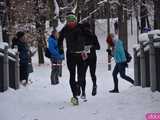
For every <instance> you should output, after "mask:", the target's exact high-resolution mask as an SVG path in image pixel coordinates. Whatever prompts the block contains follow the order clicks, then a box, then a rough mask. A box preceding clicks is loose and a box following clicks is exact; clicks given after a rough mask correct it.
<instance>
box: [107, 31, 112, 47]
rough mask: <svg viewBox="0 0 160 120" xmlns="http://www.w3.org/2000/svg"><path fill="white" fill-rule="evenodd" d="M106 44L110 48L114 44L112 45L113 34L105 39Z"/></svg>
mask: <svg viewBox="0 0 160 120" xmlns="http://www.w3.org/2000/svg"><path fill="white" fill-rule="evenodd" d="M106 42H107V43H108V44H109V45H110V46H113V45H114V43H113V34H109V35H108V37H107V39H106Z"/></svg>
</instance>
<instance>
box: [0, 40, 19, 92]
mask: <svg viewBox="0 0 160 120" xmlns="http://www.w3.org/2000/svg"><path fill="white" fill-rule="evenodd" d="M0 44H1V45H2V46H3V47H0V68H1V70H0V92H3V91H6V90H7V89H8V88H9V87H11V88H13V89H18V88H19V54H18V50H16V51H13V50H9V49H8V45H7V44H2V43H0Z"/></svg>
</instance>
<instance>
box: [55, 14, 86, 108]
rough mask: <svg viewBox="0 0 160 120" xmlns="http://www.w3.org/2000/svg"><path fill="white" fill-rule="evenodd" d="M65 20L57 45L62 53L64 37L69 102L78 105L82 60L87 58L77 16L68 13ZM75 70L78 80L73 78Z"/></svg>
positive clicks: (82, 83)
mask: <svg viewBox="0 0 160 120" xmlns="http://www.w3.org/2000/svg"><path fill="white" fill-rule="evenodd" d="M66 20H67V24H66V25H65V26H64V28H63V29H62V30H61V31H60V36H59V40H58V46H59V48H60V50H61V53H63V40H64V38H65V39H66V47H67V51H66V58H67V67H68V70H69V73H70V79H69V82H70V87H71V91H72V94H73V97H72V98H71V102H72V103H73V104H74V105H78V104H79V102H78V97H77V96H79V95H80V92H81V91H80V86H84V81H85V78H84V65H85V63H84V60H85V59H86V58H87V54H86V53H85V52H84V45H85V41H84V38H83V35H82V29H81V24H78V23H77V17H76V16H75V15H74V14H73V13H68V14H67V17H66ZM76 69H77V70H76ZM76 71H77V78H78V80H76V78H75V77H76ZM83 89H84V87H83ZM82 91H84V90H82Z"/></svg>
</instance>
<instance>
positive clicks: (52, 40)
mask: <svg viewBox="0 0 160 120" xmlns="http://www.w3.org/2000/svg"><path fill="white" fill-rule="evenodd" d="M57 37H58V35H57V31H56V30H54V31H52V34H51V35H50V36H49V38H48V49H49V52H50V53H51V63H52V71H51V84H52V85H54V84H58V83H59V80H58V77H59V69H60V66H61V65H62V64H61V61H62V60H63V59H64V54H60V53H59V49H58V43H57Z"/></svg>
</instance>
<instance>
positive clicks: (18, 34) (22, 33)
mask: <svg viewBox="0 0 160 120" xmlns="http://www.w3.org/2000/svg"><path fill="white" fill-rule="evenodd" d="M24 35H25V33H24V32H22V31H19V32H17V33H16V36H17V38H18V39H19V38H21V37H23V36H24Z"/></svg>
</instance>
